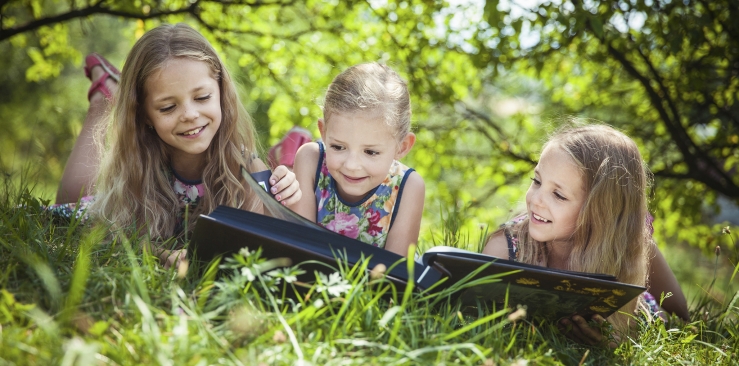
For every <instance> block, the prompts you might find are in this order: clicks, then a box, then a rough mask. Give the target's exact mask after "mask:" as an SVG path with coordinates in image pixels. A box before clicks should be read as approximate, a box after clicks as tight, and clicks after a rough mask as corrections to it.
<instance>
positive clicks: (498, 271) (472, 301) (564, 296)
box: [422, 246, 645, 319]
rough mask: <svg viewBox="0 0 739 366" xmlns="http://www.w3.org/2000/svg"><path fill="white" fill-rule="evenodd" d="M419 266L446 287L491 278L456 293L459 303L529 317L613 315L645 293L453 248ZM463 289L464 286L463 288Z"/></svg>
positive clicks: (603, 279) (435, 252) (431, 254)
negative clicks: (431, 269) (440, 276)
mask: <svg viewBox="0 0 739 366" xmlns="http://www.w3.org/2000/svg"><path fill="white" fill-rule="evenodd" d="M422 261H423V265H425V266H436V267H437V268H439V267H442V268H443V269H444V271H443V272H446V273H444V275H445V276H446V277H447V279H446V282H445V284H444V286H445V287H449V286H453V285H455V284H456V283H457V282H459V281H461V280H462V279H465V277H469V278H467V281H466V283H470V282H472V281H475V280H479V279H482V278H484V277H486V276H491V275H503V274H504V275H503V276H501V277H500V280H499V281H496V282H487V283H479V284H475V285H474V286H468V287H466V288H463V289H460V290H459V291H457V293H456V296H458V297H459V299H460V300H461V301H462V303H464V304H467V305H471V306H478V305H487V306H490V305H491V304H502V303H504V302H505V299H506V296H507V297H508V306H512V307H513V306H516V305H525V306H526V310H527V313H528V314H532V315H537V316H541V317H545V318H547V319H559V318H562V317H565V316H571V315H574V314H579V315H582V316H583V317H585V318H586V319H589V318H590V316H592V315H594V314H600V315H601V316H603V317H604V318H606V317H608V316H609V315H611V314H612V313H614V312H616V311H617V310H618V309H620V308H621V307H622V306H624V305H626V304H627V303H628V302H629V301H631V300H632V299H634V298H635V297H637V296H639V294H641V293H642V292H644V291H645V288H644V287H641V286H636V285H631V284H626V283H621V282H617V281H616V278H615V277H614V276H611V275H605V274H600V273H585V272H574V271H564V270H558V269H552V268H546V267H541V266H535V265H531V264H525V263H519V262H515V261H511V260H507V259H501V258H496V257H493V256H489V255H485V254H480V253H474V252H470V251H466V250H462V249H458V248H452V247H443V246H441V247H434V248H431V249H429V250H428V251H426V252H425V253H424V254H423V256H422ZM461 287H464V286H461Z"/></svg>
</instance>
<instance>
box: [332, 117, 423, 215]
mask: <svg viewBox="0 0 739 366" xmlns="http://www.w3.org/2000/svg"><path fill="white" fill-rule="evenodd" d="M318 127H319V129H320V130H321V137H322V138H323V142H324V144H325V145H326V166H327V167H328V171H329V173H331V176H332V177H333V178H334V180H336V186H337V190H338V193H339V196H340V197H341V199H343V200H344V201H346V202H350V203H351V202H357V201H359V200H360V199H362V198H363V197H364V196H365V195H366V194H367V193H368V192H369V191H370V190H372V189H374V188H375V187H377V186H378V185H380V183H382V181H383V180H385V177H387V174H388V171H389V170H390V165H391V164H392V163H393V160H395V159H400V158H401V157H403V156H404V155H405V154H406V153H407V152H408V150H410V147H411V146H412V145H413V141H415V140H414V139H415V136H413V134H408V136H406V138H404V139H403V140H402V141H400V142H398V141H397V139H396V138H395V136H393V134H392V129H391V128H390V126H388V125H387V124H386V123H385V122H384V121H383V119H382V114H380V113H378V112H377V111H370V112H334V113H332V114H331V116H330V121H327V122H326V123H324V122H323V121H322V120H319V122H318Z"/></svg>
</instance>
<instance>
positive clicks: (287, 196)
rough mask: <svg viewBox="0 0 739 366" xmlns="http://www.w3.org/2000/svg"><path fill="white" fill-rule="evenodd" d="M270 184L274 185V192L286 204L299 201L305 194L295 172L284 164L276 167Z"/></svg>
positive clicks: (270, 178)
mask: <svg viewBox="0 0 739 366" xmlns="http://www.w3.org/2000/svg"><path fill="white" fill-rule="evenodd" d="M269 184H271V185H272V194H273V195H274V196H275V198H276V199H277V200H278V201H280V203H282V204H283V205H285V206H290V205H293V204H295V203H297V202H298V201H300V197H302V195H303V194H302V192H301V191H300V185H299V184H298V181H297V179H295V173H293V172H292V171H290V169H288V168H287V167H286V166H284V165H280V166H278V167H277V168H275V170H274V171H273V172H272V176H271V177H269Z"/></svg>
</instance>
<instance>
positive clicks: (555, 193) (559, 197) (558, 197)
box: [554, 192, 567, 201]
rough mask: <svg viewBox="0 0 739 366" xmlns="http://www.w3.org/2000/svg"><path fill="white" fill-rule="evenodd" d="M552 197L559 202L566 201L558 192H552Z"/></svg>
mask: <svg viewBox="0 0 739 366" xmlns="http://www.w3.org/2000/svg"><path fill="white" fill-rule="evenodd" d="M554 196H555V197H557V199H558V200H560V201H567V198H566V197H565V196H563V195H561V194H559V192H554Z"/></svg>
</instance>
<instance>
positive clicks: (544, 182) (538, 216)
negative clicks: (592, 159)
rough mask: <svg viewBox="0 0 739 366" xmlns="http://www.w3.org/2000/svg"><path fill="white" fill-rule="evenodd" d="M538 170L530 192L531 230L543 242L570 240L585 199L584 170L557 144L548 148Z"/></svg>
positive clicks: (535, 237)
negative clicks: (581, 170)
mask: <svg viewBox="0 0 739 366" xmlns="http://www.w3.org/2000/svg"><path fill="white" fill-rule="evenodd" d="M534 171H535V176H534V178H532V182H531V186H530V187H529V190H528V191H527V192H526V207H527V209H528V213H529V233H530V234H531V237H532V238H534V239H535V240H537V241H540V242H554V241H569V240H570V239H571V237H572V234H573V233H574V232H575V227H576V226H577V218H578V216H579V214H580V208H581V207H582V205H583V203H584V202H585V190H584V189H583V179H582V174H581V172H580V169H579V168H578V166H577V165H575V162H574V161H573V159H572V158H571V157H570V156H569V155H567V153H565V151H564V150H562V149H561V148H560V147H558V146H556V145H553V146H548V147H547V148H545V149H544V151H543V152H542V154H541V159H539V164H538V165H537V166H536V169H535V170H534Z"/></svg>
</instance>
